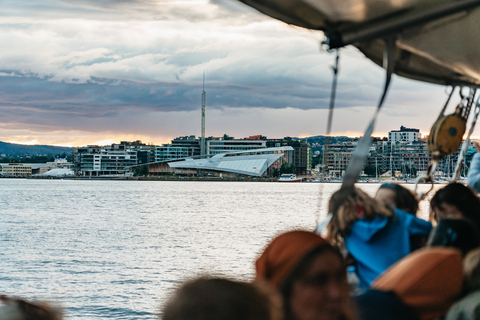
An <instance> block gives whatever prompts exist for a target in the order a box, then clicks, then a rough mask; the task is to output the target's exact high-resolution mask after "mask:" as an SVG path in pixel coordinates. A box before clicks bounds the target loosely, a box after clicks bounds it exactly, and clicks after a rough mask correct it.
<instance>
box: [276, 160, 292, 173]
mask: <svg viewBox="0 0 480 320" xmlns="http://www.w3.org/2000/svg"><path fill="white" fill-rule="evenodd" d="M284 173H295V165H294V164H293V163H289V162H284V163H283V164H282V166H281V167H280V172H279V175H281V174H284Z"/></svg>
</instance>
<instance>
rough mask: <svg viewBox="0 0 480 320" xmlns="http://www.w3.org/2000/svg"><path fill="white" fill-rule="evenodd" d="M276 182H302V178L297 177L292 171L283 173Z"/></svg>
mask: <svg viewBox="0 0 480 320" xmlns="http://www.w3.org/2000/svg"><path fill="white" fill-rule="evenodd" d="M278 182H302V178H298V177H297V175H296V174H294V173H284V174H282V175H281V176H280V177H278Z"/></svg>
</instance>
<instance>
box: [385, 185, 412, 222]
mask: <svg viewBox="0 0 480 320" xmlns="http://www.w3.org/2000/svg"><path fill="white" fill-rule="evenodd" d="M378 189H390V190H393V191H394V192H395V207H396V208H398V209H400V210H402V211H405V212H408V213H411V214H413V215H415V214H416V213H417V210H418V200H417V198H416V197H415V195H414V194H413V192H412V191H410V190H408V189H407V188H405V187H402V186H401V185H399V184H396V183H384V184H382V185H381V186H380V188H378Z"/></svg>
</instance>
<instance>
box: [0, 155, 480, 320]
mask: <svg viewBox="0 0 480 320" xmlns="http://www.w3.org/2000/svg"><path fill="white" fill-rule="evenodd" d="M477 161H480V156H479V158H478V159H477ZM478 167H479V168H480V165H479V166H478ZM478 181H480V179H478ZM430 208H431V210H430V211H431V213H430V221H425V220H423V219H420V218H418V217H417V216H416V213H417V210H418V201H417V198H416V196H415V195H414V194H413V193H412V192H411V191H409V190H408V189H406V188H404V187H402V186H401V185H398V184H391V183H386V184H383V185H381V187H380V188H379V190H378V191H377V193H376V196H375V197H371V196H369V195H368V194H367V193H365V192H364V191H362V190H361V189H359V188H357V187H350V188H342V189H340V190H338V191H337V192H335V193H334V194H333V195H332V197H331V198H330V201H329V208H328V209H329V212H330V213H331V214H332V219H331V220H330V222H329V224H328V226H327V230H326V233H325V235H324V236H323V237H322V236H320V235H318V234H317V233H315V232H314V231H311V230H293V231H288V232H285V233H282V234H280V235H277V236H276V237H274V238H273V239H272V240H271V241H270V243H269V244H268V245H267V246H266V248H265V249H264V251H263V252H262V253H261V255H260V256H259V257H258V259H257V260H256V262H255V271H256V276H255V280H254V281H252V282H243V281H237V280H233V279H228V278H222V277H213V276H203V277H200V278H196V279H192V280H189V281H187V282H185V283H183V284H182V285H181V286H180V287H179V288H177V289H176V290H175V291H174V293H173V294H172V295H171V297H170V299H169V300H168V301H167V302H166V303H165V305H164V306H163V307H162V311H161V315H160V318H161V320H190V319H191V320H217V319H218V320H220V319H222V320H227V319H228V320H367V319H368V320H376V319H392V320H396V319H402V320H430V319H446V320H452V319H480V248H479V247H480V231H479V230H480V200H479V198H478V197H477V195H476V191H474V190H473V189H471V188H469V187H467V186H465V185H463V184H460V183H451V184H448V185H447V186H445V187H444V188H442V189H440V190H438V191H437V192H436V193H435V195H434V196H433V198H432V199H431V202H430ZM0 301H2V302H3V307H2V308H0V319H5V320H33V319H35V320H44V319H45V320H54V319H55V320H57V319H58V320H60V319H62V314H61V311H59V310H56V309H54V308H51V307H50V306H49V305H47V304H40V303H30V302H26V301H23V300H19V299H12V298H10V297H6V296H0Z"/></svg>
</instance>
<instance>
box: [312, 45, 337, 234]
mask: <svg viewBox="0 0 480 320" xmlns="http://www.w3.org/2000/svg"><path fill="white" fill-rule="evenodd" d="M335 51H336V56H335V65H334V66H332V71H333V81H332V91H331V93H330V106H329V108H328V120H327V133H326V136H325V141H324V144H323V167H322V179H323V182H326V177H325V174H326V170H325V155H326V154H327V150H328V144H329V142H330V133H331V130H332V122H333V110H334V108H335V96H336V93H337V79H338V69H339V60H340V49H336V50H335ZM323 188H324V183H321V184H320V191H319V196H318V209H319V213H318V215H317V228H316V232H317V233H318V234H320V233H322V231H323V230H324V229H325V227H326V226H327V224H328V223H329V222H330V219H331V218H332V215H331V214H328V215H327V217H326V218H325V220H324V221H322V222H321V221H320V214H321V208H322V202H323V194H324V192H323Z"/></svg>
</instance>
